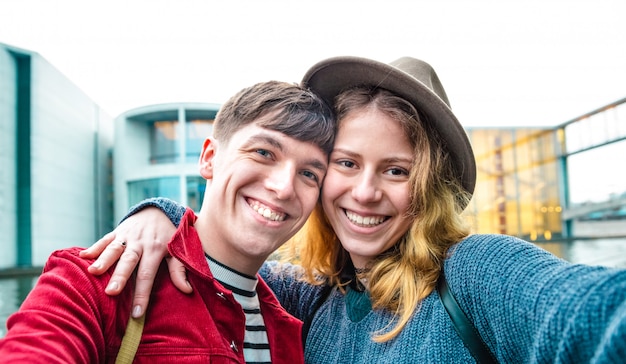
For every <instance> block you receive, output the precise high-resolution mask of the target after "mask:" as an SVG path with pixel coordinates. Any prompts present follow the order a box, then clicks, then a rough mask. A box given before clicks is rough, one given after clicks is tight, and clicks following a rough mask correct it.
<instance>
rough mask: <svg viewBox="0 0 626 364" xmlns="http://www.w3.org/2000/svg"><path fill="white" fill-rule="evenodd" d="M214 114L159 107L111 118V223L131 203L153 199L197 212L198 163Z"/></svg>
mask: <svg viewBox="0 0 626 364" xmlns="http://www.w3.org/2000/svg"><path fill="white" fill-rule="evenodd" d="M218 109H219V105H217V104H205V103H179V104H159V105H152V106H145V107H141V108H137V109H133V110H130V111H127V112H125V113H123V114H122V115H120V116H118V117H117V118H116V119H115V150H114V153H113V159H114V161H115V163H114V168H113V171H114V176H115V219H116V220H119V219H120V218H122V217H123V216H124V215H125V214H126V212H127V211H128V208H129V207H130V206H132V205H133V204H135V203H137V202H139V201H141V200H143V199H145V198H148V197H154V196H164V197H169V198H171V199H173V200H175V201H178V202H180V203H182V204H183V205H185V206H189V207H191V208H192V209H194V210H195V211H199V210H200V204H201V203H202V199H203V197H204V186H205V181H204V179H203V178H202V177H201V176H200V175H199V173H198V158H199V157H200V151H201V149H202V143H203V142H204V140H205V139H206V138H207V137H208V136H210V135H211V131H212V128H213V120H214V119H215V115H216V114H217V111H218Z"/></svg>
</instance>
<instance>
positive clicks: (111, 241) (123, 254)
mask: <svg viewBox="0 0 626 364" xmlns="http://www.w3.org/2000/svg"><path fill="white" fill-rule="evenodd" d="M175 232H176V227H175V226H174V225H173V224H172V223H171V221H170V220H169V219H168V218H167V216H166V215H165V214H164V213H163V212H162V211H161V210H159V209H158V208H155V207H147V208H145V209H143V210H141V211H139V212H137V213H136V214H134V215H131V216H129V217H128V218H127V219H125V220H124V221H123V222H122V223H120V224H119V225H118V226H117V227H116V228H115V230H114V231H112V232H110V233H108V234H106V235H104V236H103V237H102V238H100V239H99V240H98V241H97V242H96V243H94V244H93V245H92V246H90V247H89V248H87V249H85V250H83V251H82V252H81V253H80V256H81V257H82V258H92V259H96V261H95V262H94V263H93V264H91V266H90V267H89V268H88V270H89V272H90V273H92V274H94V275H100V274H102V273H104V272H106V271H107V270H108V269H109V268H111V267H112V266H113V265H114V264H115V263H116V262H117V265H116V266H115V268H114V269H115V270H114V272H113V274H112V276H111V280H110V281H109V284H108V285H107V287H106V290H105V292H106V293H107V294H109V295H117V294H119V293H120V292H121V291H122V289H123V288H124V287H125V286H126V283H127V281H128V279H130V277H131V275H132V274H133V271H134V270H135V268H137V280H136V285H135V293H134V299H133V312H132V315H133V317H140V316H141V315H143V313H144V312H145V310H146V307H147V306H148V301H149V300H150V292H151V291H152V285H153V283H154V279H155V276H156V274H157V271H158V270H159V266H160V264H161V262H162V261H163V259H164V258H166V261H167V265H168V269H169V272H170V277H171V279H172V282H173V283H174V285H175V286H176V287H177V288H178V289H179V290H180V291H181V292H184V293H191V291H192V288H191V285H190V284H189V282H188V281H187V276H186V270H185V267H184V265H183V264H182V263H181V262H180V261H179V260H177V259H176V258H173V257H170V256H169V253H168V251H167V243H168V242H169V240H170V239H171V237H172V236H173V235H174V233H175Z"/></svg>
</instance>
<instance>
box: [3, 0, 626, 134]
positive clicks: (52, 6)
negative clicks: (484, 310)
mask: <svg viewBox="0 0 626 364" xmlns="http://www.w3.org/2000/svg"><path fill="white" fill-rule="evenodd" d="M0 42H2V43H6V44H9V45H13V46H16V47H20V48H25V49H28V50H31V51H35V52H37V53H39V54H40V55H42V56H43V57H44V58H46V59H47V60H48V61H49V62H50V63H51V64H52V65H53V66H55V67H56V68H58V69H59V70H60V71H61V72H62V73H64V74H65V75H66V76H67V77H69V78H70V79H71V80H72V81H73V82H74V83H75V84H76V85H78V86H79V87H80V88H81V89H82V90H83V91H84V92H85V93H86V94H87V95H89V96H90V97H91V98H92V99H93V100H95V101H96V102H97V103H98V104H99V105H100V106H101V107H103V108H104V109H105V110H106V111H107V112H108V113H109V114H110V115H111V116H117V115H118V114H120V113H122V112H124V111H126V110H128V109H131V108H135V107H139V106H145V105H148V104H154V103H161V102H183V101H201V102H210V103H222V102H224V101H225V100H226V99H227V98H228V97H229V96H230V95H232V94H233V93H235V92H236V91H238V90H239V89H241V88H242V87H245V86H249V85H251V84H252V83H255V82H258V81H265V80H269V79H278V80H284V81H293V82H297V81H299V80H300V78H301V77H302V75H303V74H304V72H305V71H306V70H307V69H308V68H309V67H310V66H312V65H313V64H314V63H316V62H317V61H320V60H322V59H324V58H327V57H331V56H338V55H354V56H363V57H368V58H373V59H376V60H379V61H383V62H390V61H392V60H395V59H397V58H399V57H401V56H404V55H410V56H413V57H417V58H421V59H423V60H425V61H427V62H429V63H431V65H433V67H434V68H435V69H436V70H437V73H438V74H439V77H440V79H441V80H442V82H443V84H444V86H445V88H446V91H447V93H448V96H449V98H450V101H451V103H452V109H453V110H454V111H455V113H456V114H457V116H458V118H459V119H460V120H461V123H462V124H463V125H464V126H536V125H541V126H554V125H557V124H560V123H562V122H565V121H568V120H570V119H573V118H575V117H577V116H579V115H581V114H584V113H586V112H588V111H591V110H593V109H596V108H598V107H601V106H604V105H605V104H608V103H610V102H613V101H616V100H618V99H621V98H622V97H624V96H626V1H624V0H587V1H582V0H566V1H551V0H523V1H522V0H512V1H507V0H458V1H452V0H433V1H424V0H411V1H397V0H381V1H367V0H356V1H348V0H291V1H287V0H264V1H263V0H247V1H243V0H221V1H214V0H171V1H165V0H107V1H89V0H0Z"/></svg>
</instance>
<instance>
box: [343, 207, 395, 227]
mask: <svg viewBox="0 0 626 364" xmlns="http://www.w3.org/2000/svg"><path fill="white" fill-rule="evenodd" d="M344 211H345V213H346V217H347V218H348V220H350V222H352V223H353V224H355V225H357V226H361V227H373V226H377V225H380V224H382V223H383V222H385V220H386V219H387V216H384V215H378V216H362V215H359V214H357V213H355V212H353V211H348V210H344Z"/></svg>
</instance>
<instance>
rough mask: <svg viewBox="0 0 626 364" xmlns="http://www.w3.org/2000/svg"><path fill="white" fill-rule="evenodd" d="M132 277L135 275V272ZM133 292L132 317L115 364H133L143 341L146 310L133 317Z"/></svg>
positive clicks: (131, 297)
mask: <svg viewBox="0 0 626 364" xmlns="http://www.w3.org/2000/svg"><path fill="white" fill-rule="evenodd" d="M132 277H135V275H134V274H133V275H132ZM133 292H134V289H131V292H130V304H131V307H130V317H129V319H128V325H126V331H125V332H124V337H123V338H122V345H120V351H119V352H118V353H117V358H115V364H131V363H132V362H133V360H135V354H136V353H137V348H138V347H139V342H140V341H141V334H142V333H143V325H144V323H145V322H146V312H144V313H143V315H142V316H141V317H140V318H134V317H133V307H132V304H133Z"/></svg>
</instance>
